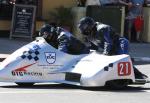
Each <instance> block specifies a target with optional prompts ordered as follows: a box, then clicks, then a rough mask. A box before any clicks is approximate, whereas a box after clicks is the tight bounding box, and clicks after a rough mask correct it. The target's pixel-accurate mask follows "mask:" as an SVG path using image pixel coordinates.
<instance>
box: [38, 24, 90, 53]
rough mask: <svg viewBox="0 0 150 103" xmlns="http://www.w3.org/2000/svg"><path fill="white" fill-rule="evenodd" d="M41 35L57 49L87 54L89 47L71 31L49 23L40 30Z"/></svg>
mask: <svg viewBox="0 0 150 103" xmlns="http://www.w3.org/2000/svg"><path fill="white" fill-rule="evenodd" d="M39 36H41V37H43V38H45V40H46V41H47V42H48V43H49V44H50V45H52V46H53V47H55V48H56V49H58V50H60V51H63V52H65V53H69V54H87V53H89V49H88V48H87V47H86V46H85V45H84V43H82V42H81V41H80V40H78V39H77V38H75V37H74V36H73V35H72V34H71V33H70V32H68V31H67V30H65V29H63V28H61V27H55V26H52V25H49V24H45V25H43V26H42V27H41V29H40V31H39Z"/></svg>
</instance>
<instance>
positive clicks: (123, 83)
mask: <svg viewBox="0 0 150 103" xmlns="http://www.w3.org/2000/svg"><path fill="white" fill-rule="evenodd" d="M131 82H132V80H129V79H121V80H111V81H107V82H106V84H105V86H106V87H108V88H110V89H123V88H125V87H127V86H128V85H129V84H130V83H131Z"/></svg>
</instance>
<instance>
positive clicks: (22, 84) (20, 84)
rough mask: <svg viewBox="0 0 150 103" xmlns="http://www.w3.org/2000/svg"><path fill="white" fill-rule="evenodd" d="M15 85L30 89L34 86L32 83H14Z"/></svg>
mask: <svg viewBox="0 0 150 103" xmlns="http://www.w3.org/2000/svg"><path fill="white" fill-rule="evenodd" d="M16 84H17V85H18V86H20V87H30V86H33V85H34V83H18V82H16Z"/></svg>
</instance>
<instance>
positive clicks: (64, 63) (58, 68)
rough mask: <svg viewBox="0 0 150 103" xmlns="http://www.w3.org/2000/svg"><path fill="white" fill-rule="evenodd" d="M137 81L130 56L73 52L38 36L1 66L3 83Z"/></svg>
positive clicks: (0, 78)
mask: <svg viewBox="0 0 150 103" xmlns="http://www.w3.org/2000/svg"><path fill="white" fill-rule="evenodd" d="M116 79H130V80H132V81H135V77H134V72H133V68H132V62H131V60H130V57H129V55H117V56H105V55H101V54H98V53H97V52H95V51H94V52H92V53H90V54H82V55H70V54H66V53H63V52H61V51H58V50H57V49H55V48H53V47H52V46H50V45H49V44H48V43H46V41H45V40H44V39H43V38H37V40H36V41H33V42H31V43H29V44H27V45H25V46H23V47H22V48H20V49H18V50H17V51H15V52H14V53H13V54H11V55H10V56H9V57H8V58H7V59H5V60H4V61H3V62H2V63H1V65H0V81H3V82H23V83H24V82H33V83H38V82H58V83H67V84H74V85H81V86H104V85H105V83H106V81H109V80H116Z"/></svg>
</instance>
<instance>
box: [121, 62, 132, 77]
mask: <svg viewBox="0 0 150 103" xmlns="http://www.w3.org/2000/svg"><path fill="white" fill-rule="evenodd" d="M130 74H131V63H130V62H120V63H118V75H119V76H128V75H130Z"/></svg>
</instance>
